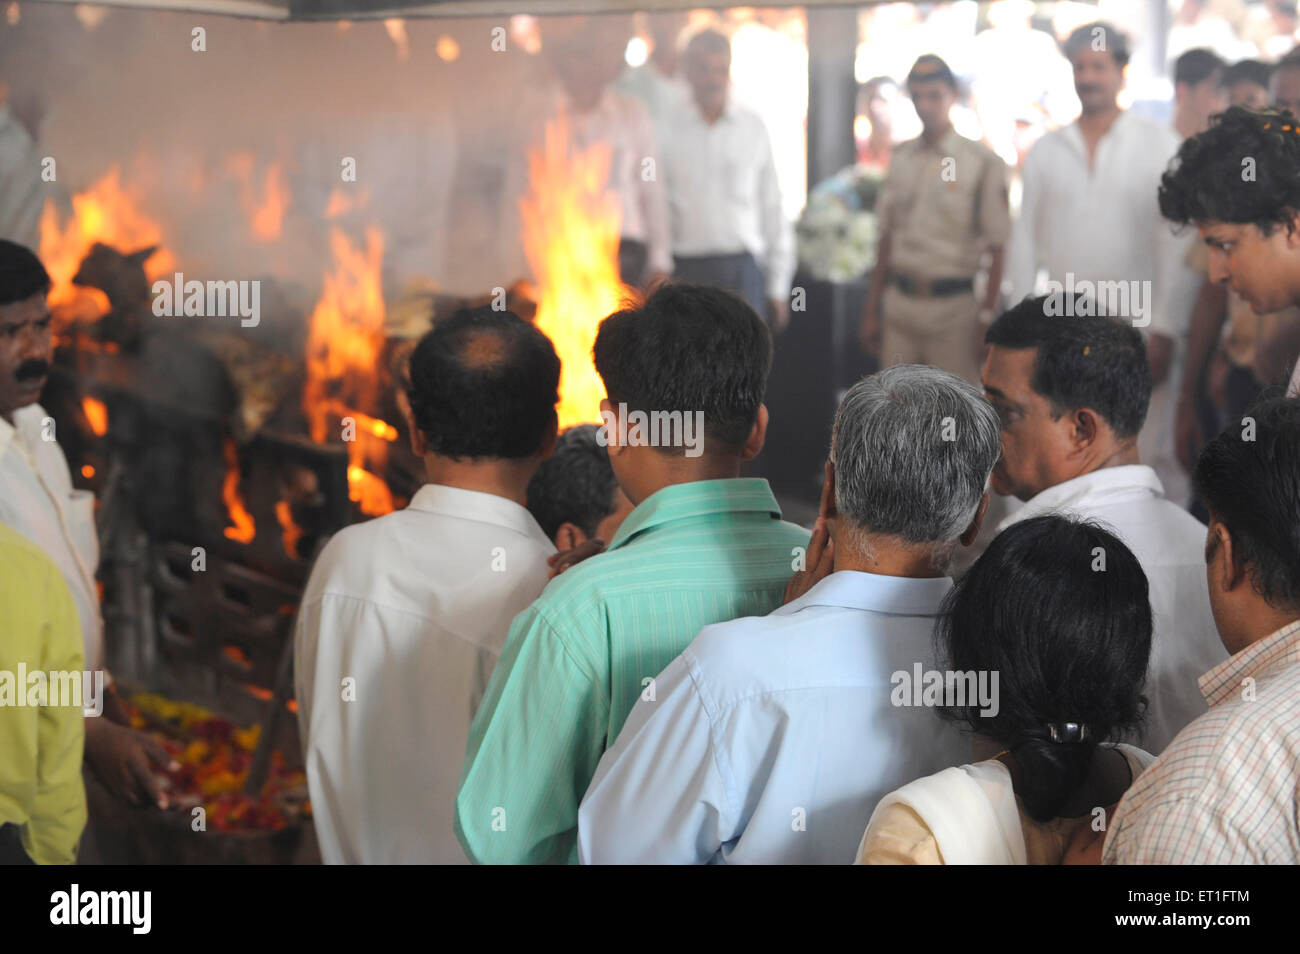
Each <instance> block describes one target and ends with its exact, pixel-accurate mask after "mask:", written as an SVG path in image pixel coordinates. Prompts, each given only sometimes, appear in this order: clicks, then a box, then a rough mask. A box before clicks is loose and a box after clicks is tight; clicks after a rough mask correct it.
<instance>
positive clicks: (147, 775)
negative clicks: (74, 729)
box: [86, 717, 180, 808]
mask: <svg viewBox="0 0 1300 954" xmlns="http://www.w3.org/2000/svg"><path fill="white" fill-rule="evenodd" d="M86 761H87V762H88V763H89V764H90V767H91V768H92V769H94V771H95V775H96V776H97V777H98V778H99V780H100V781H101V782H103V783H104V787H105V788H107V789H108V790H109V791H110V792H112V793H113V794H114V795H115V796H117V797H118V798H121V799H125V800H126V801H128V802H131V803H132V804H134V805H157V806H158V807H159V808H166V807H167V795H166V793H165V792H163V790H162V786H161V785H160V784H159V782H158V779H157V777H156V776H155V775H154V768H155V767H156V768H159V769H170V770H171V771H175V770H176V769H178V768H180V766H179V765H178V764H177V763H176V762H175V761H173V760H172V758H171V756H169V755H168V754H167V750H166V749H164V748H163V747H162V746H161V745H159V744H158V743H157V742H155V741H154V740H153V739H151V738H150V737H149V736H147V735H145V734H144V733H143V732H137V731H135V730H134V729H129V728H127V727H126V726H121V725H117V724H116V723H113V722H109V721H108V720H107V719H104V718H102V717H100V718H89V719H87V720H86Z"/></svg>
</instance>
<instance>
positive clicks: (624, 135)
mask: <svg viewBox="0 0 1300 954" xmlns="http://www.w3.org/2000/svg"><path fill="white" fill-rule="evenodd" d="M624 24H626V27H627V28H626V29H624V28H623V26H624ZM630 26H631V23H630V20H625V18H623V17H621V16H610V17H594V18H582V17H575V18H567V19H565V20H556V21H552V22H548V23H547V24H545V26H544V27H543V48H544V49H545V51H546V56H547V60H548V65H549V66H550V69H551V71H552V72H553V74H554V78H553V79H552V78H549V77H548V80H549V81H546V82H543V83H541V84H540V85H539V86H538V87H537V88H535V89H532V90H528V91H525V93H524V94H523V96H522V97H521V98H520V100H519V105H518V121H517V124H518V126H519V132H520V137H521V138H520V141H519V143H518V148H516V149H515V150H514V151H513V152H512V153H511V155H510V156H509V158H508V160H507V167H506V172H505V187H504V190H503V200H504V207H503V210H502V212H503V214H502V234H503V237H504V239H505V240H506V241H507V242H511V243H515V246H514V247H513V248H508V249H506V254H507V256H509V255H514V256H521V255H523V253H524V251H525V248H524V244H523V241H522V236H523V226H524V223H523V220H522V217H521V216H520V214H519V208H518V204H519V199H520V198H521V197H523V196H526V195H528V194H529V193H530V191H532V190H534V189H536V188H538V187H539V184H538V183H534V182H532V181H530V169H529V167H530V159H529V154H530V152H534V151H539V150H542V149H544V148H546V142H547V136H548V130H551V131H558V130H559V129H560V128H561V124H562V126H563V129H564V131H565V133H566V136H567V141H566V142H565V143H564V147H565V149H566V151H567V154H568V155H569V156H570V157H572V156H576V155H578V154H579V153H585V152H588V151H589V150H591V149H593V148H595V147H601V148H606V149H608V150H609V169H608V177H607V179H606V182H605V183H604V187H605V190H606V192H607V193H608V194H609V195H610V196H611V198H612V201H613V204H614V205H615V207H616V208H617V209H618V211H619V225H620V233H619V234H620V236H621V240H620V243H619V270H620V273H621V277H622V279H623V281H624V282H625V283H627V284H629V285H633V286H644V285H650V284H653V283H654V282H656V281H658V280H659V279H662V278H666V277H667V276H668V275H669V273H671V271H672V267H673V263H672V246H671V243H670V240H669V232H668V205H667V201H666V199H665V197H664V186H663V182H662V178H663V177H662V174H659V173H656V172H655V171H654V165H655V162H656V159H657V157H658V155H659V147H658V144H657V140H656V136H655V128H654V123H653V121H652V120H651V118H650V114H649V113H648V112H647V111H646V108H645V106H643V105H642V104H641V102H640V101H639V100H637V99H634V98H633V97H631V96H629V95H627V94H626V93H622V92H619V91H618V90H615V89H613V88H612V85H611V84H613V82H614V80H615V79H617V78H618V74H619V71H620V70H621V69H622V66H623V51H624V48H625V46H626V44H627V38H628V36H630V35H631V29H630ZM541 187H542V188H549V187H550V186H547V185H542V186H541ZM507 268H508V269H509V271H508V272H507V273H508V274H512V275H513V274H515V273H517V272H518V271H519V270H521V269H523V270H529V267H528V266H526V265H525V264H524V262H523V260H522V259H518V260H517V261H514V262H510V263H508V264H507ZM531 271H533V272H535V271H536V269H535V267H534V268H532V269H531ZM537 277H538V278H541V277H542V276H540V275H538V276H537Z"/></svg>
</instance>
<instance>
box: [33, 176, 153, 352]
mask: <svg viewBox="0 0 1300 954" xmlns="http://www.w3.org/2000/svg"><path fill="white" fill-rule="evenodd" d="M120 179H121V173H120V170H119V169H118V167H117V166H114V167H112V168H111V169H110V170H109V171H108V173H107V174H106V175H105V176H104V177H103V178H102V179H100V180H99V181H98V182H96V183H95V184H94V185H92V186H91V187H90V188H89V189H87V190H86V191H84V192H79V193H77V194H76V195H74V196H73V197H72V211H73V215H72V218H71V220H70V221H68V222H67V223H66V224H63V223H60V215H59V213H58V210H57V209H56V208H55V205H54V201H53V200H51V199H47V200H46V202H45V208H44V209H43V210H42V212H41V240H40V244H41V248H40V255H41V262H42V263H43V264H44V265H45V269H46V271H48V272H49V273H50V297H49V301H50V308H51V309H53V310H54V311H55V313H56V314H57V315H59V316H60V317H61V319H62V321H61V322H60V324H63V322H66V321H67V320H69V319H71V320H83V321H92V320H94V319H96V318H99V317H101V316H103V315H105V314H106V313H107V312H108V310H109V305H108V298H107V297H106V296H105V295H104V293H103V292H101V291H100V290H99V289H97V288H82V287H79V286H77V285H74V284H73V283H72V278H73V276H74V275H76V274H77V270H78V268H80V266H81V262H82V260H83V259H84V258H85V257H86V255H87V254H88V253H89V252H90V250H91V248H92V247H93V246H94V244H95V243H96V242H103V243H104V244H105V245H111V246H112V247H113V248H115V249H117V250H118V251H119V252H123V253H126V252H134V251H136V250H137V249H140V248H145V247H147V246H150V245H159V244H160V243H161V242H162V238H163V233H162V226H160V225H159V224H158V223H157V222H156V221H154V220H153V219H152V218H150V217H149V216H147V215H145V214H144V213H143V212H141V211H140V209H139V207H138V197H137V196H136V195H135V194H134V193H132V192H128V191H127V190H125V189H124V188H123V187H122V184H121V181H120ZM144 267H145V274H146V275H147V276H148V278H149V280H150V281H154V280H155V279H157V278H160V277H162V276H163V275H166V274H167V273H169V272H171V271H173V270H174V269H175V267H176V260H175V259H174V258H173V257H172V255H171V253H170V252H169V251H168V250H167V249H166V248H159V249H158V251H156V252H155V253H154V254H153V255H152V256H150V258H149V259H148V261H146V262H145V266H144ZM55 330H56V332H57V331H60V330H62V328H56V329H55Z"/></svg>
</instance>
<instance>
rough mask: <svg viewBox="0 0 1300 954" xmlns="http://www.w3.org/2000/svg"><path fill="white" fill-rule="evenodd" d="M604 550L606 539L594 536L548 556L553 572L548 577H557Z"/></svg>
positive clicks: (547, 560)
mask: <svg viewBox="0 0 1300 954" xmlns="http://www.w3.org/2000/svg"><path fill="white" fill-rule="evenodd" d="M604 550H605V541H604V540H601V539H600V538H599V537H592V538H591V539H590V540H588V541H586V542H585V543H579V544H578V545H577V546H576V547H570V548H569V549H567V550H561V551H560V552H559V553H555V554H552V555H551V556H548V557H547V558H546V565H547V566H549V567H550V568H551V573H550V576H548V577H547V579H549V580H553V579H555V578H556V577H557V576H559V575H560V574H561V573H563V572H564V571H565V570H567V569H568V568H569V567H571V566H573V565H574V564H576V563H581V562H582V561H583V560H585V559H587V558H588V557H594V556H595V555H596V554H597V553H603V552H604Z"/></svg>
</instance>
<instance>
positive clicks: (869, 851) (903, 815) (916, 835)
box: [853, 802, 943, 865]
mask: <svg viewBox="0 0 1300 954" xmlns="http://www.w3.org/2000/svg"><path fill="white" fill-rule="evenodd" d="M853 863H854V864H855V865H941V864H943V857H942V856H941V855H940V854H939V843H938V842H937V841H936V840H935V837H934V833H933V832H931V831H930V829H929V828H927V827H926V825H925V822H923V821H922V820H921V816H920V815H918V814H917V813H916V812H914V811H913V810H912V809H910V808H908V807H907V806H906V805H904V804H902V803H901V802H894V803H893V804H892V805H888V806H886V807H885V810H884V811H882V812H881V813H880V815H879V817H877V818H875V819H873V820H872V824H871V826H870V827H869V828H868V829H867V833H866V835H865V836H863V839H862V844H861V845H860V846H859V848H858V858H857V860H856V861H855V862H853Z"/></svg>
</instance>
